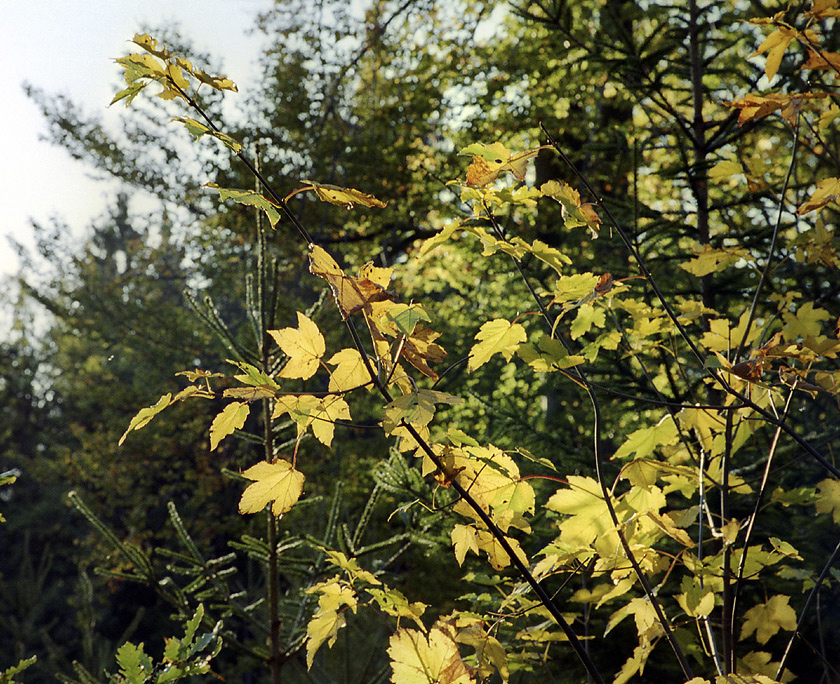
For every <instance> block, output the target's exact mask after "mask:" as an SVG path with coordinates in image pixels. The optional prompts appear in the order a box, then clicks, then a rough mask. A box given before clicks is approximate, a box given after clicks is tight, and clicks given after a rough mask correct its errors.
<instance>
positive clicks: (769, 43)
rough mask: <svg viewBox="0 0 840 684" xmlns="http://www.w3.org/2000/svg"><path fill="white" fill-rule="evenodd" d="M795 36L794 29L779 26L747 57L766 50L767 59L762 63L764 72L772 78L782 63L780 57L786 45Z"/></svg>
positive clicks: (782, 55) (756, 55)
mask: <svg viewBox="0 0 840 684" xmlns="http://www.w3.org/2000/svg"><path fill="white" fill-rule="evenodd" d="M794 38H796V30H795V29H792V28H791V27H789V26H780V27H779V28H777V29H776V30H775V31H773V33H771V34H770V35H769V36H767V38H765V39H764V42H763V43H762V44H761V45H759V46H758V50H756V51H755V52H753V53H752V54H751V55H750V56H749V57H747V59H752V58H753V57H758V56H759V55H762V54H764V53H765V52H767V53H768V54H767V60H766V62H765V64H764V73H765V74H766V75H767V79H768V80H772V79H773V77H774V76H775V75H776V72H777V71H778V70H779V65H781V63H782V57H784V55H785V50H787V47H788V45H790V43H791V41H792V40H793V39H794Z"/></svg>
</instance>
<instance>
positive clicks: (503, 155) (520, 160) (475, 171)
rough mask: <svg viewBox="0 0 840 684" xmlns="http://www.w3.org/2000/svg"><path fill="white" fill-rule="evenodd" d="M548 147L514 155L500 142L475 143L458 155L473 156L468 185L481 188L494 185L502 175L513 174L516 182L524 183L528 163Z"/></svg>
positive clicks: (469, 167) (468, 168) (468, 172)
mask: <svg viewBox="0 0 840 684" xmlns="http://www.w3.org/2000/svg"><path fill="white" fill-rule="evenodd" d="M548 147H549V146H548V145H544V146H542V147H535V148H533V149H530V150H526V151H525V152H520V153H518V154H512V153H511V151H510V150H509V149H508V148H507V147H505V146H504V145H503V144H502V143H500V142H495V143H493V144H491V145H484V144H483V143H474V144H472V145H470V146H468V147H465V148H464V149H462V150H461V151H460V152H459V153H458V154H461V155H473V158H472V162H471V163H470V165H469V166H468V167H467V185H468V186H473V187H479V188H480V187H484V186H485V185H488V184H490V183H492V182H493V181H494V180H496V179H497V178H498V177H499V176H500V175H501V174H502V173H512V174H513V176H514V178H516V180H518V181H519V182H522V181H524V180H525V171H526V169H527V167H528V161H529V160H531V159H533V158H534V157H536V156H537V155H538V154H539V152H540V150H543V149H547V148H548Z"/></svg>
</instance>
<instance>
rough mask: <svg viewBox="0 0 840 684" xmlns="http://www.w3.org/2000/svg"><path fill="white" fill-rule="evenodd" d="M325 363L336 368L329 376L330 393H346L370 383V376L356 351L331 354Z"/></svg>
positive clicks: (348, 349)
mask: <svg viewBox="0 0 840 684" xmlns="http://www.w3.org/2000/svg"><path fill="white" fill-rule="evenodd" d="M327 363H328V364H330V365H331V366H336V368H335V370H334V371H333V372H332V373H331V374H330V387H329V389H330V392H346V391H347V390H351V389H353V388H355V387H360V386H362V385H366V384H368V383H369V382H370V374H369V373H368V370H367V368H366V367H365V362H364V360H363V359H362V355H361V354H359V352H358V350H357V349H354V348H352V347H348V348H346V349H342V350H341V351H339V352H336V353H335V354H333V355H332V357H330V359H329V360H328V361H327Z"/></svg>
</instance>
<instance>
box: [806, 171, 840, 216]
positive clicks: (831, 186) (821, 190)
mask: <svg viewBox="0 0 840 684" xmlns="http://www.w3.org/2000/svg"><path fill="white" fill-rule="evenodd" d="M838 197H840V178H824V179H823V180H821V181H820V182H819V183H817V189H816V190H815V191H814V194H813V195H811V198H810V199H809V200H808V201H807V202H805V204H803V205H802V206H801V207H799V209H798V210H797V211H796V214H797V215H798V216H802V214H807V213H808V212H809V211H814V210H815V209H822V208H823V207H824V206H826V205H827V204H831V203H832V202H836V201H837V199H838Z"/></svg>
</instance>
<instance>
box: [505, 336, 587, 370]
mask: <svg viewBox="0 0 840 684" xmlns="http://www.w3.org/2000/svg"><path fill="white" fill-rule="evenodd" d="M516 354H517V356H519V358H521V359H522V360H523V361H524V362H525V363H527V364H528V365H529V366H531V368H533V369H534V370H535V371H537V372H539V373H552V372H554V371H557V370H563V369H566V368H571V367H573V366H577V365H580V364H581V363H583V362H584V358H583V357H582V356H577V355H575V356H570V355H569V352H568V351H567V350H566V348H565V347H564V346H563V343H562V342H561V341H560V340H557V339H553V338H551V337H548V335H543V336H542V337H540V338H539V340H537V345H536V346H534V345H532V344H527V343H526V344H522V345H520V346H519V348H518V349H517V350H516Z"/></svg>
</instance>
